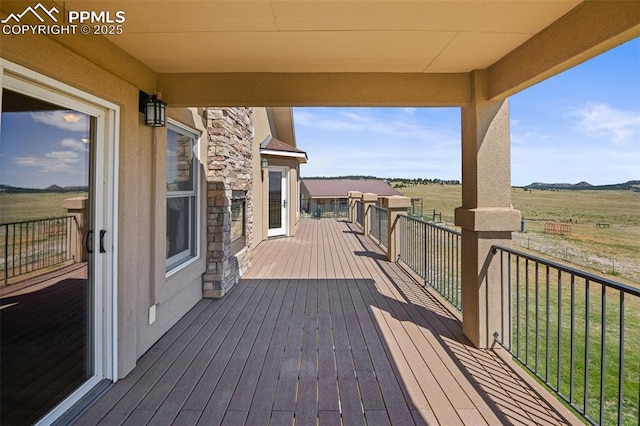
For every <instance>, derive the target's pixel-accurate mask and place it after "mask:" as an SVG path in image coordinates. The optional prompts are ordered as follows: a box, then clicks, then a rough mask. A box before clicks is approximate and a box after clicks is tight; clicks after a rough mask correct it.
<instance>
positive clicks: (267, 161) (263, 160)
mask: <svg viewBox="0 0 640 426" xmlns="http://www.w3.org/2000/svg"><path fill="white" fill-rule="evenodd" d="M261 165H262V168H263V169H268V168H269V160H267V159H266V158H263V159H262V162H261Z"/></svg>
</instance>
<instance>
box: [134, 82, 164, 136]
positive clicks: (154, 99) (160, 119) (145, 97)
mask: <svg viewBox="0 0 640 426" xmlns="http://www.w3.org/2000/svg"><path fill="white" fill-rule="evenodd" d="M139 110H140V112H141V113H143V114H144V124H145V125H146V126H150V127H164V126H165V125H166V123H167V103H166V102H163V101H161V100H160V99H158V96H157V95H156V94H153V95H149V94H147V93H145V92H143V91H140V100H139Z"/></svg>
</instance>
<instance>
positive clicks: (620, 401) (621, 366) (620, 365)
mask: <svg viewBox="0 0 640 426" xmlns="http://www.w3.org/2000/svg"><path fill="white" fill-rule="evenodd" d="M618 353H619V360H618V424H619V425H621V424H622V412H623V410H622V408H623V402H624V291H621V292H620V335H619V340H618ZM639 421H640V419H639Z"/></svg>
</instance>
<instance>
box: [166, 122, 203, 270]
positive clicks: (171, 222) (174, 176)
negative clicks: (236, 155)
mask: <svg viewBox="0 0 640 426" xmlns="http://www.w3.org/2000/svg"><path fill="white" fill-rule="evenodd" d="M197 141H198V136H197V135H196V134H195V133H193V132H190V131H188V130H186V129H184V128H182V127H179V126H177V125H175V124H174V123H169V126H168V129H167V247H166V250H167V271H170V270H172V269H175V268H176V267H177V266H179V265H182V264H183V263H185V262H186V261H187V260H189V259H192V258H194V257H196V256H197V255H198V253H197V240H196V235H197V224H198V193H199V191H198V161H197V160H198V156H197V147H198V143H197Z"/></svg>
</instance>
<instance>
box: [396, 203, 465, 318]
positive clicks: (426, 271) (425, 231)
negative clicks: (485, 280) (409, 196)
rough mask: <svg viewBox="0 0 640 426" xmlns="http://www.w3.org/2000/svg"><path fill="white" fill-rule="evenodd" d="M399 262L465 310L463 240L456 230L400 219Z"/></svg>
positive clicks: (422, 221) (407, 217) (459, 308)
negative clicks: (462, 264)
mask: <svg viewBox="0 0 640 426" xmlns="http://www.w3.org/2000/svg"><path fill="white" fill-rule="evenodd" d="M397 226H399V231H400V260H401V261H402V262H403V263H404V264H406V265H407V266H408V267H409V268H411V269H412V270H413V271H414V272H415V273H416V274H418V275H419V276H420V277H421V278H422V279H423V280H424V283H425V285H430V286H431V287H433V288H434V289H435V290H436V291H438V293H440V294H441V295H442V296H443V297H444V298H446V299H447V300H448V301H449V302H451V303H452V304H453V306H455V307H456V308H457V309H458V310H462V287H461V274H460V271H461V269H460V260H461V257H460V238H461V235H462V234H461V233H460V232H459V231H456V230H452V229H448V228H445V227H444V226H440V225H436V224H435V223H430V222H426V221H424V220H420V219H416V218H413V217H409V216H404V215H401V216H399V219H398V225H397Z"/></svg>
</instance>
